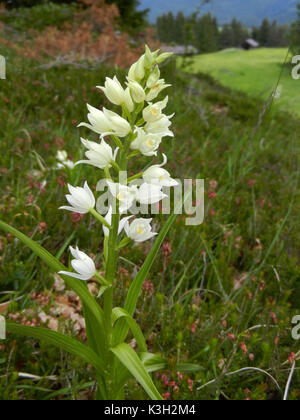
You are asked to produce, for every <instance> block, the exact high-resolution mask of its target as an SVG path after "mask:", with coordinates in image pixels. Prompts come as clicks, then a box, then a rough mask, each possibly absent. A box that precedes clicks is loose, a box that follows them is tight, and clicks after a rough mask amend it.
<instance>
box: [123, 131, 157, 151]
mask: <svg viewBox="0 0 300 420" xmlns="http://www.w3.org/2000/svg"><path fill="white" fill-rule="evenodd" d="M135 132H136V133H137V138H136V139H135V140H134V141H133V142H132V143H131V144H130V147H131V149H132V150H139V151H140V152H141V153H142V154H143V155H144V156H156V155H157V150H158V148H159V146H160V143H161V139H162V137H161V136H160V135H157V134H151V133H146V132H145V131H144V130H143V129H142V128H139V127H137V128H136V131H135Z"/></svg>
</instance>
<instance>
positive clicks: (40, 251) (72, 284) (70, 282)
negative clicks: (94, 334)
mask: <svg viewBox="0 0 300 420" xmlns="http://www.w3.org/2000/svg"><path fill="white" fill-rule="evenodd" d="M0 229H2V230H4V231H6V232H9V233H11V234H12V235H13V236H15V237H16V238H18V239H19V240H20V241H21V242H23V244H25V245H26V246H28V248H30V249H31V250H32V251H33V252H34V253H35V254H36V255H37V256H38V257H40V258H41V259H42V260H43V261H44V262H45V263H46V264H47V265H48V266H49V267H50V268H51V269H52V270H54V271H55V272H56V273H57V272H59V271H67V268H66V267H65V266H64V265H63V264H62V263H61V262H60V261H59V260H58V259H57V258H55V257H54V256H53V255H52V254H50V252H48V251H47V250H46V249H45V248H43V247H42V246H41V245H40V244H38V243H36V242H35V241H33V240H32V239H30V238H28V237H27V236H25V235H24V234H23V233H21V232H19V231H18V230H17V229H15V228H13V227H12V226H10V225H8V224H7V223H5V222H3V221H2V220H0ZM61 277H62V278H63V280H64V281H65V283H66V285H67V286H68V287H69V288H70V289H73V290H74V292H75V293H77V295H78V296H79V297H80V298H81V300H82V302H84V303H85V305H86V307H87V308H88V309H89V310H90V311H91V313H93V315H94V317H95V318H96V320H97V322H98V323H99V334H101V332H103V331H104V325H103V314H102V309H101V308H100V306H99V305H98V304H97V302H96V301H95V299H94V298H93V296H92V295H91V294H90V292H89V291H88V289H87V287H86V286H85V285H84V284H83V283H82V282H81V281H80V280H77V279H74V278H71V277H68V276H63V275H62V276H61Z"/></svg>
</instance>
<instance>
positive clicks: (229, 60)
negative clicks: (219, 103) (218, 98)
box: [179, 48, 300, 116]
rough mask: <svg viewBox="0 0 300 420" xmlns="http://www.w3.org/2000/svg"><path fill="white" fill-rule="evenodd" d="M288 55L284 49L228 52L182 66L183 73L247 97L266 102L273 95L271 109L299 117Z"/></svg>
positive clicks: (299, 105) (208, 56)
mask: <svg viewBox="0 0 300 420" xmlns="http://www.w3.org/2000/svg"><path fill="white" fill-rule="evenodd" d="M291 60H292V55H291V53H289V51H288V49H287V48H258V49H255V50H251V51H244V50H241V49H237V48H230V49H226V50H223V51H219V52H217V53H210V54H201V55H198V56H195V57H192V58H190V59H188V60H184V62H183V61H182V59H181V60H179V65H180V66H181V65H183V64H184V67H185V70H186V71H188V72H190V73H193V74H197V73H198V72H202V73H206V74H209V75H210V76H211V77H213V78H215V79H216V80H217V81H218V82H220V83H221V84H222V85H224V86H227V87H229V88H232V89H236V90H238V91H242V92H245V93H247V94H248V95H250V96H253V97H257V98H260V99H261V100H265V101H266V100H268V99H269V98H270V96H271V95H272V94H273V93H275V100H274V104H273V105H274V107H275V109H278V110H282V111H288V112H289V113H290V114H295V115H296V116H299V115H300V98H299V96H298V95H295V88H296V87H297V83H298V84H299V82H298V81H295V80H294V79H293V78H292V64H291Z"/></svg>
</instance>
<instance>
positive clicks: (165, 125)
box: [144, 115, 174, 137]
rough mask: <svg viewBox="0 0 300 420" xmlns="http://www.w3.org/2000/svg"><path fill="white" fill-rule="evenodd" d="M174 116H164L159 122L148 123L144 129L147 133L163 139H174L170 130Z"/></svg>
mask: <svg viewBox="0 0 300 420" xmlns="http://www.w3.org/2000/svg"><path fill="white" fill-rule="evenodd" d="M172 116H173V115H171V116H170V117H167V116H166V115H162V116H161V117H160V119H159V120H157V121H154V122H149V123H147V124H146V125H145V127H144V129H145V131H146V133H151V134H157V135H159V136H161V137H165V136H170V137H174V134H173V133H172V131H171V130H169V127H170V126H171V125H172V123H171V121H170V118H172Z"/></svg>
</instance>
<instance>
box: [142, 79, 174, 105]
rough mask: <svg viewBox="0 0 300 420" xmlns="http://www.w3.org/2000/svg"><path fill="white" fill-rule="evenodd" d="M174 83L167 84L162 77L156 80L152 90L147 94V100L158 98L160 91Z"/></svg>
mask: <svg viewBox="0 0 300 420" xmlns="http://www.w3.org/2000/svg"><path fill="white" fill-rule="evenodd" d="M169 86H172V85H166V83H165V81H164V79H160V80H158V81H157V82H156V84H155V85H154V86H152V87H151V89H150V91H149V92H148V93H147V95H146V101H147V102H151V101H153V99H155V98H157V97H158V95H159V94H160V92H162V91H163V90H164V89H166V88H167V87H169Z"/></svg>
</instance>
